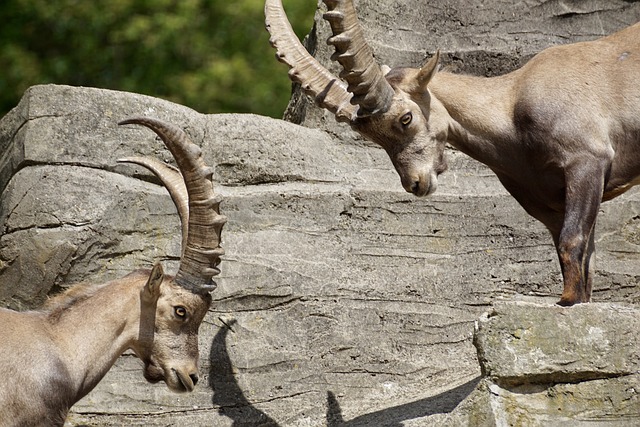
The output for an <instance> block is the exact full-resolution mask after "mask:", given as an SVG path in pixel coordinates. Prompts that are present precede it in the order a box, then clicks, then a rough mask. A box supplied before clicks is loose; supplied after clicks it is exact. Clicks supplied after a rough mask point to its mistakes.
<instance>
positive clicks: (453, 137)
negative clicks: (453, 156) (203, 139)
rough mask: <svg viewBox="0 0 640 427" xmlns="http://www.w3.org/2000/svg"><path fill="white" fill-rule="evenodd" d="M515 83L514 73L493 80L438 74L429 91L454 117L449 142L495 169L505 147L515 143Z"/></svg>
mask: <svg viewBox="0 0 640 427" xmlns="http://www.w3.org/2000/svg"><path fill="white" fill-rule="evenodd" d="M514 80H515V74H513V73H512V74H507V75H505V76H500V77H492V78H486V77H475V76H465V75H458V74H451V73H446V72H440V73H437V74H436V75H435V76H434V78H433V80H432V81H431V82H430V83H429V89H430V91H431V93H432V95H433V97H434V98H436V100H437V101H439V102H440V103H441V104H442V105H443V106H444V108H445V109H446V110H447V112H448V114H449V115H450V116H451V119H452V120H451V123H450V127H449V128H450V129H449V141H448V142H449V143H451V144H452V145H453V146H454V147H456V148H458V149H459V150H460V151H462V152H464V153H465V154H467V155H469V156H471V157H473V158H475V159H476V160H479V161H481V162H483V163H485V164H487V165H489V166H492V163H493V161H494V160H495V159H496V158H500V156H498V154H499V152H500V151H502V149H503V148H504V147H502V145H507V144H509V142H510V141H513V139H514V135H515V129H514V126H513V119H512V118H513V102H514V101H513V99H514V96H513V82H514ZM437 101H436V102H437Z"/></svg>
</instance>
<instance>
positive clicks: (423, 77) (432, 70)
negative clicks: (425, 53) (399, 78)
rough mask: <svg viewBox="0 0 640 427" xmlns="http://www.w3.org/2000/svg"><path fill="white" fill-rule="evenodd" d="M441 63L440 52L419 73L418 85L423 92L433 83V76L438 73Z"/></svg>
mask: <svg viewBox="0 0 640 427" xmlns="http://www.w3.org/2000/svg"><path fill="white" fill-rule="evenodd" d="M439 61H440V50H438V51H436V54H435V55H433V56H432V57H431V59H429V61H427V63H426V64H424V65H423V66H422V68H420V71H419V72H418V84H419V85H420V87H421V88H422V89H423V90H426V88H427V84H429V82H430V81H431V79H432V78H433V76H435V75H436V72H437V71H438V62H439Z"/></svg>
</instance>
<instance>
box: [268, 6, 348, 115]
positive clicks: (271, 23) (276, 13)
mask: <svg viewBox="0 0 640 427" xmlns="http://www.w3.org/2000/svg"><path fill="white" fill-rule="evenodd" d="M264 14H265V26H266V27H267V30H268V31H269V34H270V35H271V38H270V39H269V43H271V46H273V47H274V48H275V49H276V58H277V59H278V61H280V62H282V63H284V64H286V65H288V66H289V68H290V70H289V78H290V79H291V80H292V81H294V82H296V83H300V85H301V86H302V89H303V90H304V92H305V93H306V94H308V95H310V96H311V97H312V98H313V99H314V101H315V103H316V104H317V105H318V106H320V107H322V108H326V109H327V110H329V111H331V112H332V113H333V114H335V116H336V119H337V120H338V121H340V122H352V121H354V120H355V119H356V118H357V110H358V107H357V106H355V105H353V104H352V103H351V97H352V94H351V93H350V92H349V91H348V90H347V85H346V84H345V83H344V82H343V81H342V80H340V79H339V78H337V77H336V76H334V75H333V74H332V73H331V72H330V71H329V70H327V69H326V68H325V67H323V66H322V65H321V64H320V63H319V62H318V61H317V60H316V59H315V58H314V57H313V56H311V55H310V54H309V52H307V50H306V49H305V48H304V46H303V45H302V43H300V40H298V37H297V36H296V34H295V32H294V31H293V28H291V24H290V23H289V20H288V19H287V15H286V13H285V11H284V9H283V7H282V1H281V0H266V2H265V5H264Z"/></svg>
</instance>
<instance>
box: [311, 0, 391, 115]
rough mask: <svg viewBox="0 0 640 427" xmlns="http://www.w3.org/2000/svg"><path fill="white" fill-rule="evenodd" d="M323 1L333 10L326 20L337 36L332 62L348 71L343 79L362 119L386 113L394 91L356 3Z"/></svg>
mask: <svg viewBox="0 0 640 427" xmlns="http://www.w3.org/2000/svg"><path fill="white" fill-rule="evenodd" d="M322 1H323V2H324V3H325V4H326V5H327V8H328V9H329V10H328V12H327V13H325V14H324V15H323V18H324V19H325V20H327V21H329V24H330V25H331V31H332V32H333V37H330V38H329V39H328V40H327V43H329V44H330V45H332V46H333V47H334V48H335V49H336V52H335V53H334V54H333V55H332V56H331V59H332V60H333V61H338V62H339V63H340V65H342V67H343V68H344V70H343V71H342V72H341V73H340V77H341V78H343V79H345V80H346V81H347V82H348V83H349V86H348V87H347V90H348V91H349V92H351V93H352V94H353V99H352V100H351V103H352V104H357V105H358V106H359V107H360V108H359V109H358V116H371V115H376V114H380V113H384V112H385V111H387V110H388V109H389V106H390V105H391V100H392V98H393V95H394V91H393V88H392V87H391V85H390V84H389V82H387V80H386V79H385V78H384V74H383V72H382V68H380V66H379V65H378V64H377V63H376V60H375V59H374V57H373V51H372V50H371V48H370V47H369V45H368V44H367V42H366V41H365V38H364V32H363V31H362V27H361V26H360V22H359V21H358V16H357V15H356V9H355V7H354V6H353V0H322Z"/></svg>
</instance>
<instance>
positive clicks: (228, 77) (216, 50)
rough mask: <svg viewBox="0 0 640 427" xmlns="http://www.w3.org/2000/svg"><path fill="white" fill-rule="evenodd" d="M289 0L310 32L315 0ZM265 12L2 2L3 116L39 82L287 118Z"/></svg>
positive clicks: (299, 24)
mask: <svg viewBox="0 0 640 427" xmlns="http://www.w3.org/2000/svg"><path fill="white" fill-rule="evenodd" d="M283 4H284V7H285V8H286V10H287V14H288V15H289V18H290V20H291V22H292V24H293V27H294V30H295V31H296V33H297V34H298V36H299V37H300V38H302V37H304V35H305V34H307V33H308V32H309V30H310V29H311V25H312V24H313V13H314V12H315V9H316V1H314V0H288V1H287V0H283ZM263 9H264V0H108V1H105V0H98V1H86V0H2V1H1V2H0V22H1V23H2V24H1V25H0V117H2V116H4V115H5V114H6V113H7V112H8V111H9V110H10V109H11V108H13V107H14V106H15V105H16V104H17V103H18V102H19V100H20V98H21V96H22V94H23V93H24V91H25V90H26V89H27V88H28V87H29V86H32V85H35V84H42V83H56V84H69V85H74V86H91V87H100V88H107V89H116V90H123V91H129V92H137V93H142V94H146V95H151V96H156V97H160V98H164V99H168V100H170V101H174V102H176V103H179V104H183V105H186V106H188V107H191V108H193V109H195V110H197V111H199V112H201V113H223V112H236V113H243V112H251V113H257V114H263V115H268V116H272V117H281V116H282V112H283V111H284V108H285V107H286V104H287V101H288V99H289V97H290V92H291V85H290V82H289V80H288V78H287V73H286V71H287V69H286V67H285V66H284V65H282V64H280V63H278V62H277V61H276V60H275V59H274V54H275V50H273V49H272V48H271V47H270V45H269V43H268V40H269V36H268V33H267V31H266V30H265V28H264V12H263Z"/></svg>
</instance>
